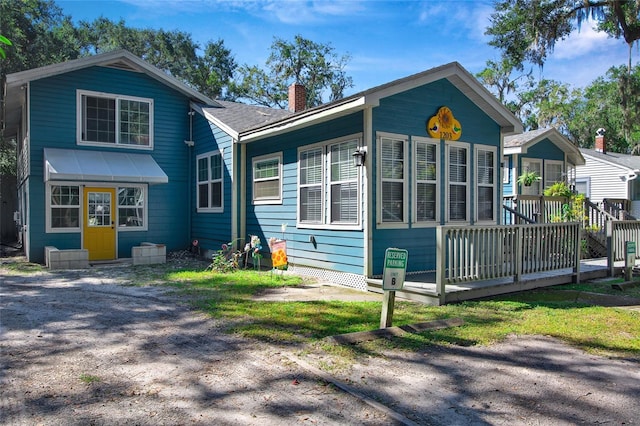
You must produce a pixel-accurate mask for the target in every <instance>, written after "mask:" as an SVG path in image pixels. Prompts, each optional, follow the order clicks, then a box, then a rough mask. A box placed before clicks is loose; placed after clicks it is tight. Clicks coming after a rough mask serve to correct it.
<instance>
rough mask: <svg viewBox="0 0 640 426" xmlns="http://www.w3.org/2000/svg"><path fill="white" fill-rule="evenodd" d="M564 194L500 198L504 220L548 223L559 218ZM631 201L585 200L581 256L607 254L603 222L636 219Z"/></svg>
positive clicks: (566, 201) (590, 256) (564, 200)
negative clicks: (582, 251) (631, 208)
mask: <svg viewBox="0 0 640 426" xmlns="http://www.w3.org/2000/svg"><path fill="white" fill-rule="evenodd" d="M568 202H569V200H568V199H567V198H565V197H545V196H525V195H520V196H506V197H503V223H505V224H532V223H547V222H553V221H556V220H558V218H559V217H562V210H563V205H564V204H567V203H568ZM630 207H631V201H630V200H626V199H618V198H607V199H604V200H603V201H602V203H599V204H595V203H592V202H591V201H590V200H589V199H586V200H585V202H584V215H585V221H584V241H585V247H584V254H583V256H584V258H587V259H597V258H602V257H606V256H607V236H606V234H605V224H606V222H608V221H619V220H638V219H637V218H635V217H634V216H633V215H632V214H631V213H630Z"/></svg>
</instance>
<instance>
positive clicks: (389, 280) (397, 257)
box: [382, 248, 409, 290]
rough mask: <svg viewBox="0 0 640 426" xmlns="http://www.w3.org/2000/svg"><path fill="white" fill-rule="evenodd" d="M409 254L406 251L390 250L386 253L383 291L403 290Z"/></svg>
mask: <svg viewBox="0 0 640 426" xmlns="http://www.w3.org/2000/svg"><path fill="white" fill-rule="evenodd" d="M408 258H409V252H408V251H407V250H404V249H397V248H388V249H387V250H386V251H385V252H384V271H383V274H382V289H383V290H401V289H402V286H403V285H404V276H405V274H406V272H407V259H408Z"/></svg>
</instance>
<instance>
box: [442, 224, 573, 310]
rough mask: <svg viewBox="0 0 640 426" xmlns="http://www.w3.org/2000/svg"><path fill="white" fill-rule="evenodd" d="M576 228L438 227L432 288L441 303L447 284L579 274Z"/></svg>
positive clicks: (549, 226)
mask: <svg viewBox="0 0 640 426" xmlns="http://www.w3.org/2000/svg"><path fill="white" fill-rule="evenodd" d="M580 231H581V224H580V223H578V222H571V223H548V224H536V225H498V226H478V225H474V226H462V227H458V226H439V227H438V228H437V231H436V241H437V252H436V261H437V272H436V289H437V292H438V295H439V297H440V299H441V302H443V303H444V298H445V287H446V285H448V284H456V283H464V282H471V281H483V280H490V279H496V278H508V277H513V280H514V282H519V281H520V280H521V277H522V275H523V274H531V273H536V272H543V271H552V270H557V269H565V268H573V272H574V274H575V275H576V279H579V275H580Z"/></svg>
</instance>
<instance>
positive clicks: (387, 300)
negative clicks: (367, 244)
mask: <svg viewBox="0 0 640 426" xmlns="http://www.w3.org/2000/svg"><path fill="white" fill-rule="evenodd" d="M408 258H409V253H408V252H407V250H404V249H397V248H388V249H387V250H386V251H385V252H384V270H383V273H382V290H383V291H384V298H383V299H382V314H381V316H380V328H387V327H391V325H392V323H393V308H394V304H395V300H396V290H402V286H403V285H404V276H405V274H406V272H407V259H408Z"/></svg>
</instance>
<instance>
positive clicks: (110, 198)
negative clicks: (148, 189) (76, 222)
mask: <svg viewBox="0 0 640 426" xmlns="http://www.w3.org/2000/svg"><path fill="white" fill-rule="evenodd" d="M115 196H116V190H115V189H114V188H84V209H83V210H84V248H85V249H87V250H89V260H112V259H115V258H116V225H115V221H116V217H115V212H114V210H113V207H114V203H115Z"/></svg>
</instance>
